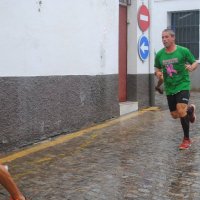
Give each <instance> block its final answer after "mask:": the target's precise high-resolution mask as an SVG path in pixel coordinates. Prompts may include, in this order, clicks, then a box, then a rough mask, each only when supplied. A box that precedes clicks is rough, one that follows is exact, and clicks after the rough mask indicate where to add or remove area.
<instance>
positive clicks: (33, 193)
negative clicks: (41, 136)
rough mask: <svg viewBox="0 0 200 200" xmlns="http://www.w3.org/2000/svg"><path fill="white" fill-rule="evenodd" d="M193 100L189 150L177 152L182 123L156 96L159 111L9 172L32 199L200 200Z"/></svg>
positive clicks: (18, 163) (22, 161) (199, 142)
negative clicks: (174, 117)
mask: <svg viewBox="0 0 200 200" xmlns="http://www.w3.org/2000/svg"><path fill="white" fill-rule="evenodd" d="M191 100H192V101H191V102H193V103H195V104H197V105H199V107H197V117H198V119H197V122H196V123H195V124H192V125H191V138H192V140H193V144H192V146H191V148H190V149H189V150H182V151H180V150H179V149H178V146H179V144H180V142H181V140H182V137H183V133H182V128H181V126H180V123H179V120H173V119H171V118H170V115H169V111H168V109H167V106H166V99H165V96H164V95H156V104H157V105H158V106H159V107H160V108H161V110H157V111H147V112H138V114H135V115H133V116H132V117H129V118H127V119H126V120H119V121H118V122H116V123H115V124H113V125H112V126H108V127H105V128H101V129H96V130H92V131H89V132H88V133H86V134H84V135H82V136H80V137H77V138H74V139H72V140H70V141H68V142H63V143H62V144H59V145H56V146H52V147H50V148H47V149H45V150H41V151H39V152H37V153H32V154H30V155H28V156H24V157H22V158H18V159H16V160H14V161H12V162H10V163H8V165H9V171H10V172H11V174H12V175H13V177H14V179H15V180H16V182H17V183H18V185H19V187H20V188H21V189H22V191H23V192H24V193H25V194H26V195H27V196H28V197H29V199H31V200H63V199H65V200H185V199H187V200H199V199H200V130H199V129H200V122H199V119H200V116H199V115H200V93H192V95H191ZM0 192H1V193H0V199H1V200H4V199H5V200H8V194H7V192H6V191H5V190H4V189H3V188H2V187H1V188H0Z"/></svg>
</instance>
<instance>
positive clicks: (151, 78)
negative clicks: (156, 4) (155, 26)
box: [148, 0, 155, 106]
mask: <svg viewBox="0 0 200 200" xmlns="http://www.w3.org/2000/svg"><path fill="white" fill-rule="evenodd" d="M148 9H149V15H150V27H149V32H148V35H149V41H150V54H149V104H150V106H155V90H154V87H155V84H154V73H152V74H151V63H153V62H154V60H153V54H152V53H151V51H152V43H153V41H152V28H151V27H152V25H151V22H152V5H151V0H148Z"/></svg>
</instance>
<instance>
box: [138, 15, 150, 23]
mask: <svg viewBox="0 0 200 200" xmlns="http://www.w3.org/2000/svg"><path fill="white" fill-rule="evenodd" d="M140 20H142V21H146V22H148V21H149V17H148V16H147V15H140Z"/></svg>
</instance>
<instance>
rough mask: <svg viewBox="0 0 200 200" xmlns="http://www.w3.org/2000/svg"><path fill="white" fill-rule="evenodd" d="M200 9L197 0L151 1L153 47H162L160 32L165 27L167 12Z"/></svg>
mask: <svg viewBox="0 0 200 200" xmlns="http://www.w3.org/2000/svg"><path fill="white" fill-rule="evenodd" d="M197 9H200V1H199V0H153V3H152V19H153V20H152V41H153V49H154V50H155V51H158V50H159V49H161V48H162V47H163V44H162V39H161V32H162V30H163V29H165V28H167V26H168V25H170V24H168V19H167V12H172V11H184V10H197Z"/></svg>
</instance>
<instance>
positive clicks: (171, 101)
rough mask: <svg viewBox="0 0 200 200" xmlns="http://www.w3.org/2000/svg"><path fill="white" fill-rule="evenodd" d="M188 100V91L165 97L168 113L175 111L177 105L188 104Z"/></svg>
mask: <svg viewBox="0 0 200 200" xmlns="http://www.w3.org/2000/svg"><path fill="white" fill-rule="evenodd" d="M189 98H190V92H189V90H183V91H180V92H178V93H176V94H174V95H167V101H168V106H169V110H170V112H173V111H175V110H176V105H177V103H185V104H188V102H189Z"/></svg>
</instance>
